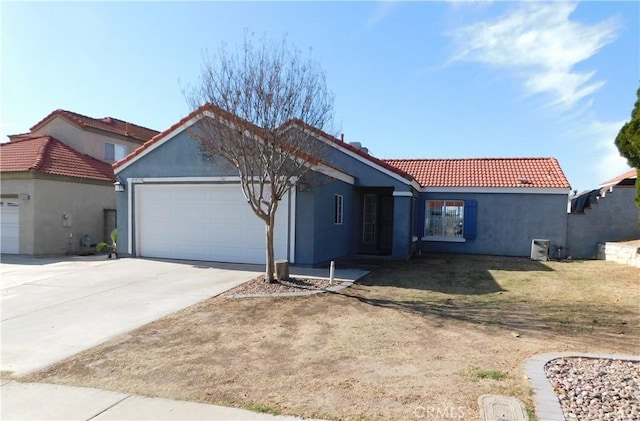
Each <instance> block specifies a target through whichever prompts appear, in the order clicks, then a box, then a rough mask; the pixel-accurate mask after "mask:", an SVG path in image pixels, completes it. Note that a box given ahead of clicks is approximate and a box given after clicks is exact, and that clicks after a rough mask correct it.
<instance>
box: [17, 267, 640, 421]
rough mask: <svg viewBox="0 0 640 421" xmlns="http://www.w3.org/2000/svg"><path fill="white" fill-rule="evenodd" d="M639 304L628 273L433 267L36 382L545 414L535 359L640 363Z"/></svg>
mask: <svg viewBox="0 0 640 421" xmlns="http://www.w3.org/2000/svg"><path fill="white" fill-rule="evenodd" d="M639 303H640V271H639V270H638V269H634V268H631V267H627V266H623V265H619V264H616V263H611V262H604V261H574V262H567V263H563V262H545V263H539V262H532V261H530V260H529V259H521V258H503V257H486V256H455V255H431V256H426V257H421V258H416V259H413V260H411V261H409V262H401V263H395V262H394V263H389V264H388V265H386V266H385V267H383V268H381V269H379V270H377V271H375V272H374V273H372V274H370V275H369V276H368V277H366V278H365V279H363V280H362V281H361V282H359V283H358V284H356V285H354V286H353V287H351V288H348V289H346V290H343V291H341V292H340V293H335V294H319V295H315V296H310V297H293V298H251V299H231V298H222V297H218V298H212V299H210V300H208V301H205V302H203V303H201V304H198V305H196V306H193V307H191V308H188V309H185V310H183V311H180V312H178V313H175V314H173V315H171V316H169V317H166V318H164V319H162V320H159V321H157V322H154V323H151V324H149V325H147V326H144V327H142V328H140V329H138V330H135V331H133V332H131V333H130V334H128V335H125V336H122V337H120V338H118V339H116V340H114V341H111V342H109V343H105V344H103V345H101V346H98V347H96V348H94V349H92V350H89V351H87V352H84V353H81V354H79V355H76V356H75V357H73V358H71V359H69V360H67V361H64V362H62V363H60V364H57V365H55V366H52V367H50V368H48V369H46V370H43V371H42V372H39V373H35V374H33V375H31V376H29V377H27V378H26V380H29V381H39V382H52V383H62V384H70V385H82V386H92V387H98V388H104V389H111V390H118V391H124V392H131V393H138V394H143V395H150V396H160V397H166V398H175V399H185V400H193V401H200V402H207V403H215V404H222V405H230V406H237V407H244V408H250V409H254V410H260V411H266V412H273V413H283V414H293V415H301V416H305V417H318V418H327V419H340V420H365V419H366V420H392V419H393V420H412V419H418V418H421V419H477V417H478V414H479V409H478V406H477V398H478V396H479V395H481V394H484V393H496V394H505V395H510V396H515V397H517V398H519V399H521V400H523V401H524V402H525V403H526V405H527V406H528V408H529V410H531V409H532V396H531V392H530V388H529V384H528V381H527V380H526V378H525V377H524V369H523V366H524V362H525V361H526V360H527V359H528V358H530V357H531V356H533V355H534V354H538V353H545V352H554V351H580V352H606V353H627V354H637V353H638V351H639V349H640V348H639V346H640V340H639V338H640V326H639V321H640V308H639V305H640V304H639ZM516 334H519V337H517V336H516Z"/></svg>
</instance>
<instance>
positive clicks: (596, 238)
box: [567, 169, 640, 259]
mask: <svg viewBox="0 0 640 421" xmlns="http://www.w3.org/2000/svg"><path fill="white" fill-rule="evenodd" d="M637 177H638V175H637V170H635V169H632V170H629V171H627V172H625V173H624V174H621V175H619V176H617V177H614V178H612V179H611V180H607V181H604V182H603V183H601V184H600V185H599V186H598V188H596V189H593V190H587V191H584V192H582V193H580V194H576V195H575V196H573V197H572V198H571V200H570V207H569V208H570V213H569V223H568V232H567V237H568V240H567V243H568V250H567V254H568V255H569V256H571V257H573V258H580V259H584V258H587V259H593V258H595V257H596V256H597V252H598V244H599V243H605V242H613V241H625V240H636V239H639V238H640V226H639V225H638V224H639V222H640V208H638V206H637V205H636V203H635V197H636V184H635V183H636V178H637Z"/></svg>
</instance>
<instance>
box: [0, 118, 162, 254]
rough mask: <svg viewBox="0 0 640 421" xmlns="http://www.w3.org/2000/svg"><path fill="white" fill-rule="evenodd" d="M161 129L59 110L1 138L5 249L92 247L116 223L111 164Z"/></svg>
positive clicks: (2, 245) (56, 250)
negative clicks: (27, 128)
mask: <svg viewBox="0 0 640 421" xmlns="http://www.w3.org/2000/svg"><path fill="white" fill-rule="evenodd" d="M157 133H158V132H156V131H154V130H150V129H147V128H144V127H140V126H137V125H134V124H131V123H128V122H125V121H122V120H117V119H114V118H110V117H107V118H103V119H94V118H91V117H87V116H83V115H80V114H77V113H73V112H70V111H65V110H56V111H53V112H52V113H51V114H49V115H48V116H46V117H45V118H44V119H43V120H41V121H40V122H38V123H37V124H36V125H34V126H33V127H32V128H31V131H30V132H29V133H23V134H19V135H12V136H9V139H10V142H8V143H2V144H0V191H1V192H0V220H1V223H2V226H1V227H0V228H1V230H0V232H1V242H0V252H2V253H7V254H28V255H47V254H62V253H74V252H78V251H81V250H86V249H88V248H89V246H90V245H91V244H95V243H97V242H99V241H103V239H105V233H108V232H110V231H111V230H112V229H113V228H114V227H115V207H116V203H115V192H114V186H113V183H114V181H115V176H114V174H113V169H112V167H111V163H113V162H114V161H116V160H117V159H119V158H122V157H124V156H126V155H127V154H128V153H129V152H131V151H133V150H134V149H135V148H137V147H138V146H140V145H141V144H143V143H144V142H145V141H146V140H149V139H150V138H151V137H153V136H154V135H155V134H157Z"/></svg>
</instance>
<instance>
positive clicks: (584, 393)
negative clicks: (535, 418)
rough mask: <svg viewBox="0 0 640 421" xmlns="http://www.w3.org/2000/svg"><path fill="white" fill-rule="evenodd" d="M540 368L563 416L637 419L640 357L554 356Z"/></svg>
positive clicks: (639, 398)
mask: <svg viewBox="0 0 640 421" xmlns="http://www.w3.org/2000/svg"><path fill="white" fill-rule="evenodd" d="M544 370H545V373H546V375H547V378H548V379H549V381H550V382H551V384H552V386H553V389H554V391H555V392H556V394H557V396H558V400H559V401H560V405H561V406H562V411H563V412H564V416H565V418H566V419H567V420H598V421H601V420H615V421H639V420H640V361H625V360H613V359H602V358H582V357H571V358H558V359H555V360H551V361H549V362H548V363H547V364H546V365H545V368H544Z"/></svg>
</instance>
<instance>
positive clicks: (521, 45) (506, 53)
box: [452, 2, 619, 109]
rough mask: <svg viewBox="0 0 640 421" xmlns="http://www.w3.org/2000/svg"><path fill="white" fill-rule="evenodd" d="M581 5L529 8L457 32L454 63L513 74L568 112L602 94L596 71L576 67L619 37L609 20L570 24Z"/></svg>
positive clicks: (528, 88) (529, 5)
mask: <svg viewBox="0 0 640 421" xmlns="http://www.w3.org/2000/svg"><path fill="white" fill-rule="evenodd" d="M576 6H577V3H555V2H554V3H538V2H536V3H525V4H521V5H518V7H517V9H515V10H513V11H511V12H510V13H508V14H506V15H504V16H501V17H499V18H498V19H496V20H493V21H489V22H478V23H474V24H471V25H469V26H466V27H463V28H461V29H458V30H456V31H455V32H454V33H453V38H454V42H455V44H456V48H457V52H456V54H455V55H454V56H453V57H452V61H475V62H480V63H486V64H489V65H493V66H496V67H501V68H505V69H510V70H514V71H515V72H516V73H517V75H519V76H520V77H522V78H523V79H524V82H523V86H524V88H525V89H526V91H527V92H528V93H530V94H548V95H550V96H551V98H552V99H551V103H552V104H554V105H559V106H562V107H563V108H565V109H569V108H572V107H574V106H575V105H577V104H578V103H579V102H580V101H581V100H582V99H584V98H586V97H588V96H589V95H591V94H593V93H594V92H595V91H597V90H598V89H600V88H601V87H602V86H603V85H604V84H605V82H604V81H594V80H593V77H594V75H595V71H587V72H579V71H577V70H575V66H576V64H578V63H581V62H583V61H585V60H587V59H589V58H590V57H593V56H594V55H595V54H596V53H597V52H598V51H599V50H600V49H601V48H602V47H604V46H605V45H606V44H608V43H610V42H611V41H613V40H614V39H615V38H616V32H617V30H618V27H619V24H618V22H617V20H616V19H613V18H611V19H607V20H605V21H602V22H599V23H596V24H592V25H589V24H582V23H580V22H577V21H574V20H571V19H570V16H571V14H572V13H573V11H574V10H575V9H576Z"/></svg>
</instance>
